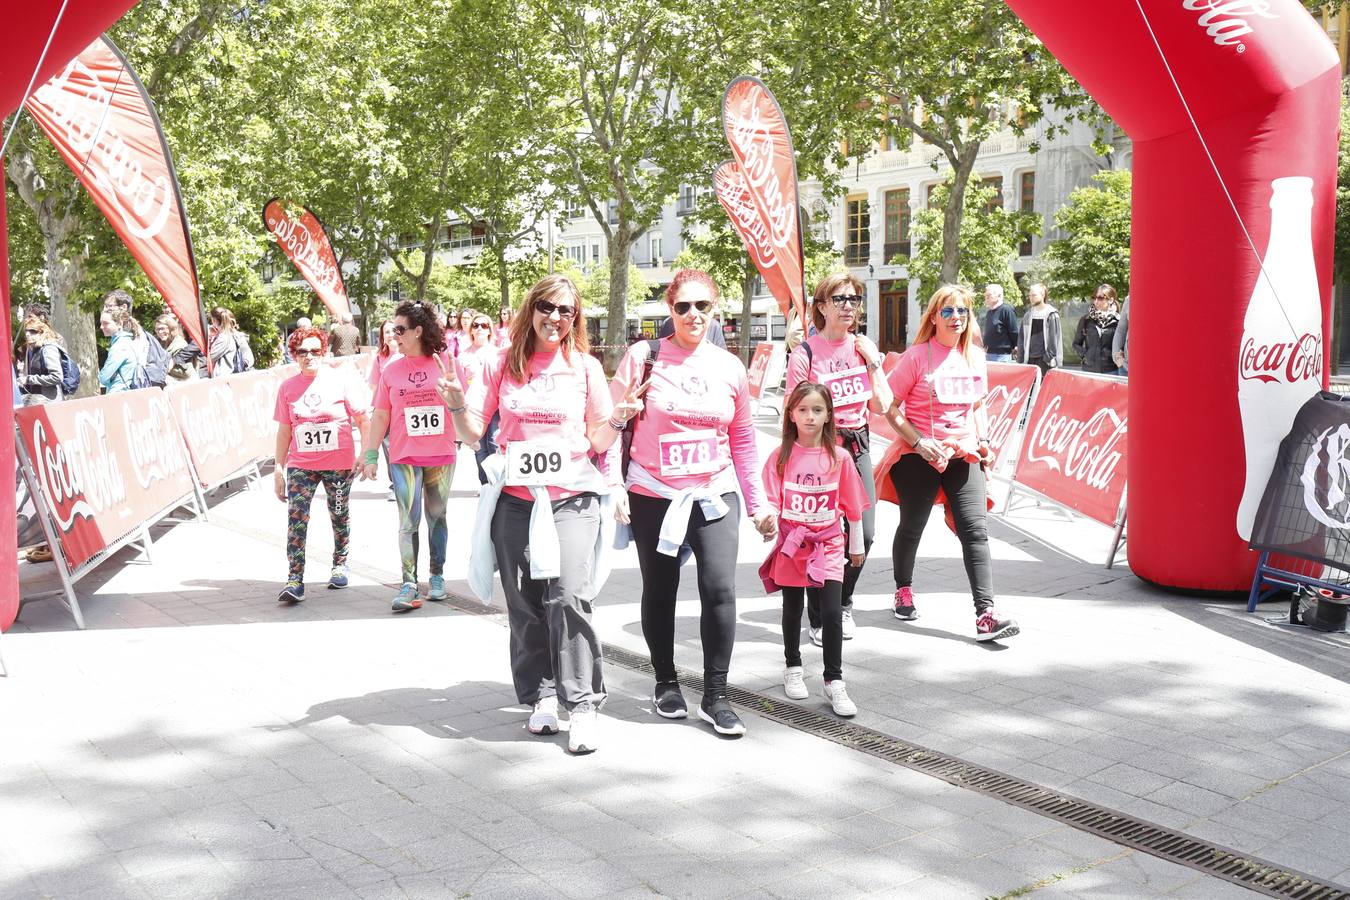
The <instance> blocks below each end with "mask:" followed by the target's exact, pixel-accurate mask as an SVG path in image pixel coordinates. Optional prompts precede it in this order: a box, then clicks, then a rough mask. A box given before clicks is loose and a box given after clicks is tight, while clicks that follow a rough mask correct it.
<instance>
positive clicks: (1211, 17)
mask: <svg viewBox="0 0 1350 900" xmlns="http://www.w3.org/2000/svg"><path fill="white" fill-rule="evenodd" d="M1181 8H1182V9H1187V10H1190V11H1191V12H1198V13H1200V17H1199V18H1198V19H1197V20H1196V24H1197V25H1199V26H1200V27H1201V28H1203V29H1205V34H1207V35H1209V38H1210V40H1212V41H1214V43H1215V45H1216V46H1219V47H1236V48H1237V52H1238V53H1245V52H1246V51H1247V45H1246V44H1244V43H1242V39H1243V38H1244V37H1246V36H1247V35H1249V34H1251V33H1253V32H1254V31H1255V29H1254V28H1252V26H1251V23H1250V22H1249V21H1248V17H1252V18H1261V19H1278V18H1279V16H1277V15H1274V14H1273V13H1271V11H1270V0H1181Z"/></svg>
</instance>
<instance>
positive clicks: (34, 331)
mask: <svg viewBox="0 0 1350 900" xmlns="http://www.w3.org/2000/svg"><path fill="white" fill-rule="evenodd" d="M23 333H24V334H42V329H41V328H25V329H24V330H23Z"/></svg>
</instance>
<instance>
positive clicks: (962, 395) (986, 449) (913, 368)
mask: <svg viewBox="0 0 1350 900" xmlns="http://www.w3.org/2000/svg"><path fill="white" fill-rule="evenodd" d="M974 307H975V303H974V294H973V293H972V292H971V291H970V290H969V289H968V288H965V287H961V286H960V285H951V284H949V285H944V286H942V287H941V288H939V289H938V291H937V293H935V294H933V297H932V299H931V300H929V302H928V308H927V309H926V310H925V311H924V314H923V322H922V323H921V324H920V325H919V332H918V334H917V335H915V337H914V345H913V346H912V347H910V348H909V349H908V350H906V351H905V354H904V356H902V357H901V359H900V362H899V364H897V365H896V367H895V368H894V369H893V370H891V374H890V386H891V391H892V392H893V393H894V394H895V402H894V403H893V404H892V406H891V409H889V410H888V411H887V413H886V417H887V419H888V420H889V421H890V423H891V426H892V427H893V428H894V429H895V431H896V433H897V434H898V435H900V440H899V441H897V442H896V443H895V444H893V445H892V446H891V448H890V450H888V451H887V454H886V457H885V458H884V459H883V460H882V466H881V470H880V473H879V475H878V477H889V479H890V482H891V484H892V485H893V486H894V488H895V493H896V496H897V497H898V498H899V505H900V526H899V527H898V528H897V529H896V532H895V542H894V545H893V548H892V558H893V560H894V564H895V588H896V590H895V617H896V618H897V619H905V620H910V619H914V618H917V617H918V612H917V610H916V609H915V604H914V593H913V590H912V587H911V585H912V584H913V581H914V560H915V558H916V557H917V555H918V552H919V539H920V538H921V537H922V536H923V529H924V526H926V525H927V524H928V517H929V513H930V512H932V508H933V502H934V500H935V499H936V498H937V495H938V491H939V490H941V491H942V492H943V493H945V494H946V496H947V501H948V503H949V504H950V506H951V511H952V517H953V519H954V520H955V522H956V535H957V537H958V538H959V539H960V541H961V554H962V556H963V557H964V558H965V563H966V574H967V576H968V577H969V579H970V592H971V596H972V598H973V600H974V602H975V639H976V640H977V641H993V640H998V639H1000V638H1005V637H1012V636H1013V635H1015V634H1017V633H1018V627H1017V623H1016V622H1014V621H1013V620H1011V619H1004V618H1002V617H1000V616H999V615H998V613H997V612H996V611H995V610H994V578H993V571H992V566H991V564H990V560H989V532H988V529H987V527H986V525H985V515H986V512H987V509H988V497H989V495H988V491H987V489H986V486H985V467H986V466H988V465H990V464H992V463H993V461H994V453H993V451H992V450H991V449H990V446H989V437H988V435H989V422H988V419H987V417H986V415H985V411H984V397H985V394H986V393H987V392H988V384H989V379H988V375H987V372H986V369H985V362H984V351H983V350H981V349H980V348H979V347H978V346H976V345H975V341H974V340H973V339H972V331H973V329H972V327H971V317H972V316H973V315H974Z"/></svg>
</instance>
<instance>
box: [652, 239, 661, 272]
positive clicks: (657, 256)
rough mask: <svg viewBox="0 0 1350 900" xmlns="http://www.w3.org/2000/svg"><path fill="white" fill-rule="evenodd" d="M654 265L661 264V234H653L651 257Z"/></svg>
mask: <svg viewBox="0 0 1350 900" xmlns="http://www.w3.org/2000/svg"><path fill="white" fill-rule="evenodd" d="M649 258H650V259H651V261H652V265H653V266H660V265H661V236H660V235H652V242H651V255H650V257H649Z"/></svg>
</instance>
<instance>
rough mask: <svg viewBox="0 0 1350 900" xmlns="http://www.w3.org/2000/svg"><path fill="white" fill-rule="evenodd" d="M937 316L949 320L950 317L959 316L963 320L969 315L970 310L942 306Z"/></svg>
mask: <svg viewBox="0 0 1350 900" xmlns="http://www.w3.org/2000/svg"><path fill="white" fill-rule="evenodd" d="M938 315H940V316H942V318H944V319H950V318H951V317H952V316H960V317H961V318H963V319H964V318H965V317H966V316H968V315H970V309H969V308H968V307H965V306H944V307H942V309H941V310H939V311H938Z"/></svg>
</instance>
